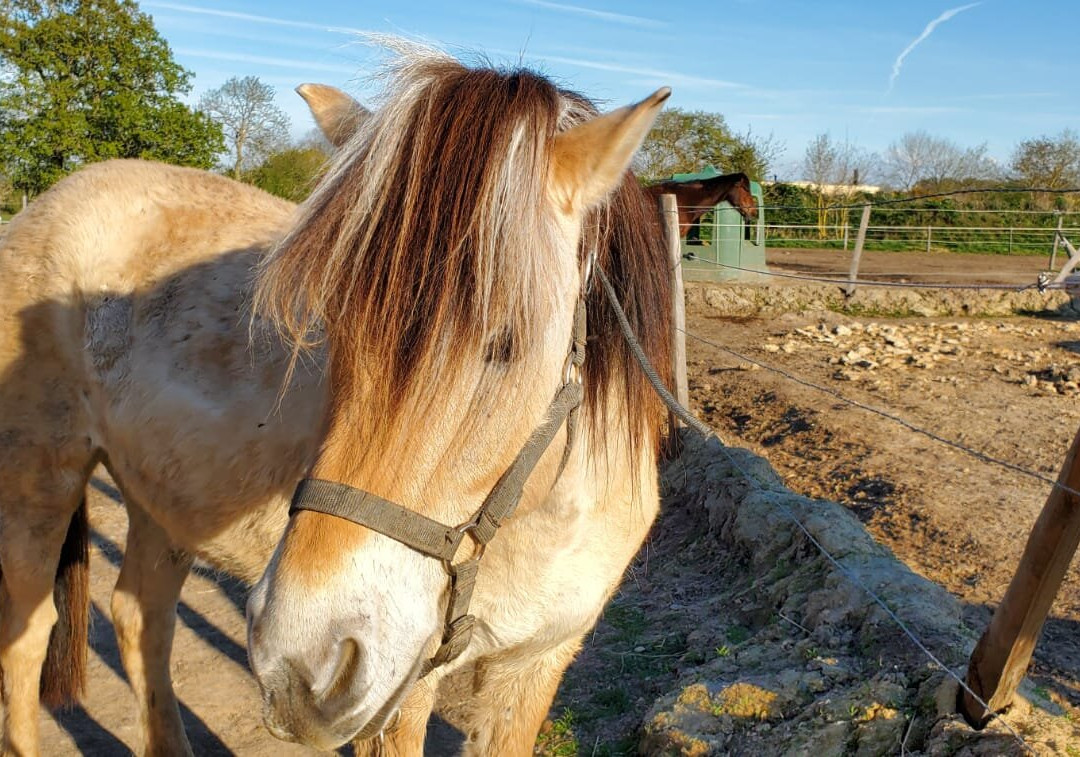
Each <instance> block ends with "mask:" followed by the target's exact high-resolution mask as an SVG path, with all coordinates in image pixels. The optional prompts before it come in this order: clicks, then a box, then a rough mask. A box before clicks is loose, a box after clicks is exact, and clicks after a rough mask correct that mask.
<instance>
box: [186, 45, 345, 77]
mask: <svg viewBox="0 0 1080 757" xmlns="http://www.w3.org/2000/svg"><path fill="white" fill-rule="evenodd" d="M176 52H177V54H179V55H186V56H188V57H191V58H207V59H209V60H229V61H236V62H238V63H254V64H256V65H260V66H277V67H278V68H292V69H296V70H297V71H330V72H333V73H345V74H352V73H356V67H355V66H347V65H345V64H335V63H315V62H312V61H309V60H298V59H294V58H274V57H269V56H263V55H248V54H247V53H228V52H223V51H221V50H200V49H197V48H179V49H177V50H176Z"/></svg>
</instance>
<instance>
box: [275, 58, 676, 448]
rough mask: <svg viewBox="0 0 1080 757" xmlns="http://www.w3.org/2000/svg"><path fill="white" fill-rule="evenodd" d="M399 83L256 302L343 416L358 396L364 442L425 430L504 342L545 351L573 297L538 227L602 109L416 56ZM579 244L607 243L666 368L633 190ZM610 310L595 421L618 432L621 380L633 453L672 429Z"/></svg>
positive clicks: (597, 331)
mask: <svg viewBox="0 0 1080 757" xmlns="http://www.w3.org/2000/svg"><path fill="white" fill-rule="evenodd" d="M388 76H389V87H388V93H387V95H386V96H385V98H384V101H383V102H382V103H381V104H380V107H379V108H378V109H377V110H376V111H375V113H374V114H373V115H372V117H371V118H369V119H368V120H367V121H366V122H365V123H364V124H363V125H362V126H361V127H360V129H359V131H358V133H357V134H356V135H355V136H354V137H353V139H352V140H351V141H350V142H349V143H348V144H346V145H345V146H344V147H343V148H342V149H341V151H340V152H339V155H338V157H337V159H336V160H335V162H334V165H333V166H332V167H331V169H330V170H329V172H328V174H327V176H326V178H324V179H323V181H322V183H321V184H320V186H319V187H318V188H317V189H316V191H315V192H314V193H313V195H312V196H311V197H310V198H309V200H308V201H307V202H306V203H305V204H304V205H303V206H302V207H301V209H300V211H299V217H298V222H297V225H296V226H295V228H294V230H293V231H292V232H291V233H290V234H289V235H288V236H287V237H286V238H285V239H284V240H283V241H282V242H281V244H279V246H278V247H277V248H276V249H275V250H274V251H273V252H272V253H271V254H270V255H269V256H268V257H267V259H266V260H265V262H264V264H263V265H262V267H261V269H260V271H259V272H258V277H257V282H256V292H255V309H256V312H257V313H259V314H260V315H262V316H263V317H266V318H268V319H269V320H270V321H271V322H272V323H274V324H275V325H276V326H277V327H278V328H279V329H280V330H281V332H282V333H283V334H284V336H285V337H286V338H287V339H288V340H289V341H290V342H291V343H292V344H293V345H294V346H295V348H296V350H297V354H299V353H300V352H301V351H302V350H304V349H307V348H309V347H311V346H313V345H314V344H315V343H321V344H323V345H325V348H326V350H327V359H328V364H329V371H330V396H331V402H332V403H333V405H334V406H335V409H336V410H339V411H340V410H345V409H347V408H348V407H349V405H350V403H351V402H352V401H355V400H358V399H361V398H362V403H363V405H364V408H363V415H364V416H365V417H366V418H367V419H369V422H368V423H366V424H363V425H364V426H365V427H366V428H365V429H363V430H361V429H358V430H360V431H361V433H363V432H364V431H365V430H366V432H367V433H368V435H369V437H365V438H364V442H365V443H368V444H370V443H373V442H376V441H377V439H374V438H370V435H377V434H379V433H396V432H394V431H393V429H395V428H396V429H399V430H400V429H402V428H405V427H407V426H408V425H409V424H410V423H413V422H415V421H416V420H417V419H419V418H423V415H424V412H425V409H426V408H429V407H430V406H431V404H432V403H434V402H435V401H437V399H436V398H437V396H438V391H437V387H438V386H439V382H440V381H441V380H447V379H449V378H452V377H453V376H455V375H457V371H458V370H459V369H461V368H462V367H463V366H466V365H469V364H475V363H476V362H477V361H482V360H483V359H484V356H485V355H490V352H491V349H492V345H493V344H494V345H497V346H499V345H501V346H499V347H498V348H499V349H510V350H511V351H512V350H513V347H514V345H522V344H529V343H531V340H534V339H537V338H539V335H540V334H541V332H542V331H543V329H544V328H545V327H546V325H547V321H548V314H550V313H551V312H553V309H554V306H555V303H556V302H557V298H558V297H559V296H561V295H562V293H563V292H565V282H560V281H553V280H552V273H551V271H550V268H551V267H550V266H547V265H545V263H546V261H547V260H548V258H549V257H550V254H551V253H550V251H551V250H555V249H557V245H556V244H555V241H556V239H557V238H556V236H555V235H556V234H557V230H556V229H555V228H554V227H553V223H552V220H551V219H549V218H548V217H547V216H546V215H545V213H544V212H542V209H543V208H544V207H545V203H546V202H547V198H546V195H545V181H546V178H547V175H548V167H549V160H550V155H549V152H550V147H551V145H552V142H553V138H554V136H555V134H556V132H557V130H558V129H559V128H561V127H565V126H566V125H568V123H571V122H574V121H578V120H582V119H583V118H584V117H586V114H587V113H591V112H592V108H591V106H589V105H588V104H587V103H586V102H585V101H584V100H582V99H581V98H578V97H567V96H565V93H562V92H560V91H559V90H558V89H557V88H556V87H555V85H553V84H552V83H551V82H550V81H549V80H547V79H546V78H543V77H541V76H539V75H538V74H535V73H533V72H530V71H526V70H521V69H515V70H507V71H500V70H495V69H492V68H468V67H465V66H463V65H462V64H461V63H459V62H457V61H456V60H454V59H452V58H450V57H448V56H446V55H444V54H441V53H437V52H433V51H428V50H424V51H419V52H418V51H415V50H413V51H409V52H406V53H405V54H403V55H402V56H401V58H400V59H399V60H398V61H397V62H396V63H395V64H394V65H393V66H392V68H391V69H390V70H389V73H388ZM583 239H584V242H583V244H598V245H599V246H598V250H599V252H600V261H601V264H602V265H603V266H604V267H605V268H606V269H607V270H608V272H609V275H610V276H612V277H613V280H614V283H615V284H616V286H617V287H618V288H619V289H620V291H621V292H622V294H623V296H624V297H625V298H627V300H626V301H627V303H628V304H629V305H630V317H631V322H632V323H634V324H635V326H636V327H637V328H638V329H639V331H640V333H641V336H642V339H643V342H644V344H645V346H646V349H647V351H648V352H649V353H650V354H651V355H652V356H653V358H654V360H655V361H656V362H657V364H658V365H659V366H660V367H661V368H666V367H667V365H668V362H669V360H668V357H667V355H668V349H669V348H668V341H669V337H668V335H667V324H668V323H669V318H668V317H667V312H668V310H667V308H668V304H667V303H668V299H667V295H666V292H667V287H668V282H667V278H666V267H665V266H664V253H663V249H662V247H661V246H660V245H659V237H658V225H657V224H655V223H654V222H652V220H651V219H650V218H649V213H648V203H647V201H646V200H645V198H644V195H643V193H641V191H640V190H639V189H638V187H637V185H636V183H635V182H633V180H632V179H630V180H628V181H624V183H623V186H622V188H621V189H620V190H619V191H618V192H617V193H616V194H615V196H614V197H613V198H612V199H611V201H610V202H609V203H608V204H607V206H606V207H604V208H602V209H600V210H598V211H594V212H593V213H592V214H591V215H590V218H589V219H587V221H586V227H585V234H584V236H583ZM508 251H509V253H510V254H507V253H508ZM601 295H602V293H601V292H600V291H599V290H594V291H593V292H592V294H591V296H590V300H589V336H590V338H589V352H588V356H587V361H588V362H587V370H586V376H587V383H588V386H587V390H586V398H587V405H588V407H589V408H590V409H591V411H592V412H589V413H588V415H589V416H590V417H591V418H592V419H593V421H594V423H595V424H600V423H603V422H605V417H606V415H607V414H606V413H605V412H603V410H604V409H605V408H604V407H603V405H604V403H605V402H606V401H607V400H608V396H607V391H608V387H609V386H610V384H611V382H612V381H613V380H616V379H618V380H620V381H622V382H624V383H625V384H626V392H627V396H626V399H627V401H628V408H629V412H630V413H632V418H631V423H630V424H629V429H630V432H631V434H632V437H633V440H634V443H635V445H636V444H640V443H642V442H643V441H644V437H645V436H646V434H645V433H644V431H643V429H644V428H645V425H644V423H643V422H644V421H645V420H646V418H654V417H659V414H658V413H656V412H655V410H654V408H655V404H654V403H651V402H649V401H648V398H647V397H646V393H645V388H644V386H645V385H644V384H643V382H642V381H641V380H640V379H639V378H638V377H639V375H640V374H639V373H638V372H637V371H636V369H635V368H634V367H633V366H631V365H630V360H629V357H628V355H629V353H628V351H627V349H626V347H625V346H624V344H623V341H622V338H621V336H619V334H618V333H617V331H616V329H617V326H616V324H615V321H614V317H613V316H612V315H611V312H610V310H609V309H608V308H607V307H606V305H603V304H601V301H600V297H601ZM508 357H510V358H511V359H512V357H513V355H512V354H511V355H509V356H508ZM489 362H490V361H489ZM489 370H491V371H495V370H497V368H491V369H489ZM380 427H382V428H385V429H390V430H389V431H383V432H380V431H379V428H380ZM595 435H596V436H597V437H602V434H600V433H599V431H598V430H597V431H595ZM649 436H651V434H650V435H649Z"/></svg>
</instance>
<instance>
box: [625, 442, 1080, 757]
mask: <svg viewBox="0 0 1080 757" xmlns="http://www.w3.org/2000/svg"><path fill="white" fill-rule="evenodd" d="M684 439H685V441H686V446H685V450H684V452H683V454H682V455H681V457H680V458H678V459H676V460H674V461H672V462H671V463H669V464H668V465H667V468H666V470H665V472H664V481H665V485H666V487H667V489H668V492H667V497H666V500H665V501H666V503H667V505H668V508H669V510H668V512H667V514H666V515H665V518H671V517H680V516H681V517H684V518H688V519H695V518H696V519H697V523H698V524H699V525H698V527H697V528H694V527H690V528H688V529H685V531H684V532H683V538H690V539H692V540H693V543H694V544H697V545H698V546H699V547H700V542H701V541H702V540H706V541H709V540H711V541H712V542H714V544H715V545H716V547H718V548H717V549H715V550H713V551H712V556H713V559H714V560H715V562H714V563H713V564H712V565H711V567H710V571H711V572H712V573H713V575H714V577H716V578H718V579H719V580H718V581H716V582H715V584H714V586H716V587H722V588H721V590H720V593H719V595H717V594H716V593H714V592H708V593H702V594H701V595H700V596H694V595H693V594H690V595H686V596H683V597H680V599H679V602H678V603H677V606H676V611H677V612H676V615H677V616H681V617H682V618H683V619H684V621H685V622H686V623H687V628H688V629H689V631H688V634H687V638H686V640H685V647H686V651H685V652H684V653H683V654H682V655H681V656H680V658H679V663H680V665H679V666H678V671H677V684H676V685H675V686H674V687H673V688H671V690H670V691H669V693H667V694H663V695H661V696H660V697H659V698H658V699H657V700H656V701H655V702H654V704H653V705H652V707H651V708H650V709H649V712H648V714H647V715H646V717H645V723H644V730H643V736H642V740H641V742H640V752H641V753H643V754H686V755H711V754H791V755H797V754H808V755H809V754H814V755H834V754H837V755H839V754H853V755H886V754H901V753H904V754H912V755H915V754H927V755H931V754H932V755H938V754H942V755H944V754H950V755H991V754H993V755H1006V754H1024V753H1026V752H1025V747H1024V746H1023V745H1021V743H1020V742H1019V741H1018V740H1017V739H1016V737H1014V736H1013V735H1012V734H1010V733H1009V732H1008V731H1007V730H1005V728H1004V727H1003V726H1001V725H1000V724H993V725H991V726H990V727H989V728H987V729H986V730H985V731H983V732H975V731H972V730H971V729H970V728H968V727H967V725H966V724H965V723H964V721H963V720H962V718H960V717H959V716H957V715H955V714H953V709H954V708H953V704H954V702H955V696H956V688H957V685H956V683H955V681H953V679H951V678H950V677H949V676H947V675H946V674H945V673H944V672H943V671H942V670H941V669H940V668H938V667H937V666H936V665H934V664H933V663H931V662H930V661H929V660H928V658H927V657H926V655H925V654H924V653H923V652H922V651H920V650H919V649H918V648H917V647H916V646H915V644H914V643H913V642H912V641H911V640H910V639H909V638H908V637H907V636H906V635H905V634H904V633H903V632H902V631H901V630H900V629H899V628H898V627H897V625H896V624H895V623H894V622H893V621H892V620H891V619H890V618H889V617H888V616H887V614H886V613H885V612H884V611H883V610H882V608H881V607H879V606H878V605H877V604H875V603H874V602H873V600H871V598H870V597H869V596H868V595H867V593H866V592H865V591H863V590H862V589H861V588H859V587H857V585H856V583H855V582H854V581H853V580H852V578H854V579H856V580H857V581H858V582H860V583H862V584H864V585H866V586H868V587H870V588H871V589H873V591H874V592H876V593H877V594H878V595H879V596H880V597H881V598H882V599H883V600H884V601H885V602H886V603H887V605H888V606H889V607H890V608H891V609H892V610H893V611H894V612H896V614H897V615H899V616H900V617H901V618H903V620H904V621H905V622H906V623H907V624H908V626H909V627H910V628H911V630H912V631H913V632H914V633H915V635H916V636H917V637H918V638H919V639H920V640H921V641H922V643H924V644H925V645H926V646H927V647H928V648H929V649H930V650H932V651H933V652H934V654H935V655H937V657H938V658H939V659H940V660H941V661H942V662H943V663H944V664H945V665H947V666H949V667H950V669H952V670H954V671H956V672H958V673H962V671H963V670H964V668H965V666H966V662H967V658H968V655H969V654H970V650H971V648H972V646H973V645H974V640H975V638H976V633H975V632H973V631H972V630H971V629H968V628H966V627H964V625H963V624H962V623H961V621H960V609H959V606H958V603H957V602H956V600H955V599H954V598H953V597H952V596H951V595H950V594H948V593H947V592H946V591H945V590H944V589H942V588H941V587H939V586H937V585H936V584H933V583H931V582H929V581H927V580H926V579H924V578H922V577H920V576H918V575H915V574H914V573H912V572H911V571H910V570H909V569H908V568H907V567H906V566H905V565H903V564H902V563H900V562H899V561H898V560H896V559H895V558H894V557H893V555H892V554H891V553H890V552H889V551H888V550H887V549H885V548H884V547H882V546H881V545H879V544H877V543H876V542H874V541H873V539H872V538H871V537H870V536H869V535H868V534H867V533H866V531H865V530H864V529H863V527H862V525H861V524H860V523H859V521H858V520H857V519H856V518H855V517H854V516H853V515H851V514H850V513H849V512H848V511H846V510H845V509H844V508H842V507H840V506H839V505H836V504H834V503H831V502H826V501H820V500H812V499H808V498H805V497H800V496H797V495H795V494H792V493H790V492H788V491H786V490H784V489H783V488H782V486H781V485H780V482H779V480H778V478H777V477H776V475H775V473H774V472H773V471H772V469H771V468H770V467H769V465H768V463H767V462H766V461H765V460H763V459H761V458H759V457H757V456H754V455H752V454H750V453H748V452H746V451H744V450H737V449H729V450H727V451H726V453H725V450H724V449H723V448H722V447H721V445H720V443H719V442H718V441H716V440H715V439H711V440H703V439H701V438H698V437H695V436H693V435H689V434H688V435H686V436H685V437H684ZM728 455H730V456H731V457H732V458H734V461H735V462H734V463H732V462H731V461H730V460H729V457H728ZM736 466H737V467H736ZM744 473H749V474H750V476H752V477H753V478H754V479H756V480H757V481H758V482H760V483H759V485H751V484H748V482H747V479H746V477H745V475H744ZM766 490H768V491H766ZM793 518H794V519H797V520H798V521H800V522H801V523H802V524H803V525H804V526H805V528H806V532H807V533H803V532H801V531H800V530H799V529H798V527H797V526H796V525H795V524H794V522H793ZM807 534H809V535H811V536H812V537H813V538H814V539H816V540H817V541H818V542H819V543H820V544H821V545H822V546H823V547H824V548H825V549H826V550H827V551H828V552H829V553H830V554H831V555H833V556H834V557H835V558H836V560H837V564H833V563H831V562H830V561H829V560H827V559H826V558H825V557H823V556H822V554H821V552H820V551H819V549H818V548H817V547H816V546H814V545H813V544H812V543H811V541H810V539H809V538H808V536H807ZM661 555H662V556H661V557H658V556H656V555H654V557H653V564H654V565H655V564H657V563H661V562H663V563H666V562H667V561H669V560H671V561H674V562H678V561H679V555H678V554H670V555H666V554H664V553H661ZM696 557H700V555H696ZM665 569H666V568H665V567H662V566H659V565H658V566H657V567H656V568H654V569H653V570H656V571H664V570H665ZM651 581H653V582H656V583H659V582H661V581H663V578H662V577H661V576H656V575H654V576H652V577H651ZM621 599H622V600H623V601H625V600H626V599H627V598H626V597H623V598H621ZM721 612H722V613H724V615H723V616H718V613H721ZM670 623H671V619H670V617H669V618H668V619H667V620H665V621H664V624H665V627H666V628H667V630H669V631H670V629H671V626H670ZM733 624H734V625H733ZM732 628H738V629H740V630H739V632H738V633H732V632H731V629H732ZM718 629H723V630H719V632H718ZM718 638H719V640H720V641H721V642H722V643H717V641H718ZM643 648H644V647H643ZM1022 694H1023V695H1024V696H1023V697H1022V699H1021V701H1019V702H1018V703H1017V704H1016V705H1015V706H1014V707H1013V709H1012V711H1011V712H1010V713H1009V714H1008V721H1009V723H1010V724H1011V725H1012V727H1013V728H1014V729H1016V730H1017V731H1018V732H1019V733H1020V734H1021V736H1022V738H1023V739H1024V741H1025V742H1026V744H1027V747H1028V748H1030V749H1032V750H1034V752H1035V753H1037V754H1076V753H1080V752H1077V751H1076V747H1075V745H1080V728H1078V727H1077V725H1076V724H1074V723H1073V722H1071V721H1070V720H1068V719H1066V718H1064V717H1061V715H1060V711H1056V712H1055V707H1054V705H1053V704H1051V703H1050V702H1049V701H1046V700H1044V699H1042V698H1041V697H1040V696H1039V693H1038V692H1037V691H1036V690H1033V689H1032V688H1031V687H1030V686H1028V687H1026V688H1025V689H1022ZM1070 750H1073V751H1070Z"/></svg>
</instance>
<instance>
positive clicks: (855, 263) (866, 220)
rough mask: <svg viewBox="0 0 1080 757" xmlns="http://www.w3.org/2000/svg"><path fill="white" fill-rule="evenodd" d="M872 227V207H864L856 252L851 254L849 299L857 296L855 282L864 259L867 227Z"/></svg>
mask: <svg viewBox="0 0 1080 757" xmlns="http://www.w3.org/2000/svg"><path fill="white" fill-rule="evenodd" d="M869 225H870V206H869V205H863V209H862V218H860V219H859V233H858V234H856V235H855V251H854V252H853V253H851V270H850V271H849V272H848V285H847V289H845V290H844V294H846V295H847V296H848V297H850V296H851V295H853V294H855V280H856V279H858V278H859V258H861V257H862V248H863V245H864V244H866V227H867V226H869Z"/></svg>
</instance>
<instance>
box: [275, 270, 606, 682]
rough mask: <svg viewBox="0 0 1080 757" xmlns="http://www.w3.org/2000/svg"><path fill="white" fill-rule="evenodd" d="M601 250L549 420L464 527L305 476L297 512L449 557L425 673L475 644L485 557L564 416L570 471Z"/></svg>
mask: <svg viewBox="0 0 1080 757" xmlns="http://www.w3.org/2000/svg"><path fill="white" fill-rule="evenodd" d="M595 257H596V253H595V252H593V253H591V254H590V255H589V256H588V257H587V259H586V264H585V272H584V275H583V276H582V288H581V292H580V294H579V295H578V300H577V305H576V307H575V309H574V325H573V337H572V340H571V343H570V350H569V353H568V354H567V356H566V363H565V365H564V368H563V373H562V382H563V383H562V385H561V386H560V387H559V389H558V391H556V392H555V397H554V399H552V400H551V404H550V405H548V409H547V413H546V416H545V419H544V421H543V422H542V423H541V424H540V425H539V426H537V427H536V429H534V430H533V432H532V434H530V435H529V438H528V439H527V440H526V441H525V444H524V446H523V447H522V448H521V451H520V452H518V454H517V457H515V458H514V461H513V462H512V463H510V466H509V467H508V468H507V469H506V471H505V472H504V473H503V475H502V476H501V477H500V478H499V480H498V481H497V482H496V483H495V486H493V487H492V489H491V491H490V492H489V493H488V495H487V497H486V498H485V499H484V502H483V504H481V505H480V508H479V509H478V510H477V511H476V512H475V513H473V515H472V517H471V518H469V520H467V521H466V522H465V523H462V524H461V525H458V526H447V525H444V524H442V523H439V522H438V521H436V520H432V519H431V518H428V517H426V516H424V515H421V514H420V513H418V512H414V511H412V510H409V509H406V508H404V507H402V506H401V505H399V504H397V503H395V502H391V501H390V500H387V499H383V498H382V497H379V496H377V495H375V494H372V493H371V492H368V491H364V490H363V489H356V488H353V487H351V486H348V485H347V484H342V483H337V482H334V481H324V480H321V479H316V478H306V479H304V480H302V481H301V482H300V483H299V485H298V486H297V487H296V492H295V493H294V494H293V499H292V505H291V507H290V508H289V515H290V517H291V516H292V515H293V514H295V513H296V512H297V511H300V510H311V511H313V512H317V513H323V514H325V515H333V516H334V517H337V518H344V519H345V520H348V521H351V522H353V523H356V524H358V525H361V526H364V527H365V528H370V529H371V530H372V531H377V532H378V533H380V534H383V535H384V536H389V537H390V538H391V539H394V540H396V541H399V542H401V543H402V544H405V545H406V546H408V547H411V548H412V549H414V550H416V551H417V552H420V553H421V554H424V555H428V556H429V557H434V558H435V559H437V560H440V561H441V562H442V565H443V569H444V570H445V571H446V573H447V575H449V577H450V598H449V601H448V602H447V607H446V619H445V623H444V625H443V635H442V643H441V644H440V646H439V648H438V649H437V650H435V654H434V655H433V656H432V657H431V659H430V660H427V661H426V662H425V663H424V666H423V669H422V670H421V676H424V675H427V674H428V673H430V672H431V671H432V670H434V669H435V668H437V667H439V666H440V665H445V664H446V663H448V662H450V661H451V660H453V659H455V658H456V657H458V655H460V654H461V653H462V652H464V651H465V648H466V647H467V646H468V645H469V641H470V640H471V639H472V632H473V627H474V626H475V625H476V618H475V617H474V616H473V615H470V614H469V602H470V601H471V600H472V593H473V587H474V586H475V584H476V573H477V570H478V569H479V567H480V558H481V557H483V555H484V550H485V549H486V548H487V545H488V542H490V541H491V540H492V539H493V538H494V537H495V533H496V531H498V529H499V526H500V525H501V524H502V522H503V520H505V519H506V518H508V517H510V516H511V515H512V514H513V512H514V510H515V509H516V508H517V506H518V503H519V502H520V501H521V493H522V490H523V489H524V487H525V482H526V481H527V480H528V478H529V475H530V474H531V473H532V471H533V469H534V468H535V467H536V464H537V463H538V462H539V461H540V458H541V457H543V455H544V453H545V452H546V451H547V448H548V447H549V446H550V445H551V442H552V440H553V439H554V438H555V435H556V434H557V433H558V431H559V429H560V428H561V427H562V425H563V424H564V423H565V424H566V447H565V449H564V450H563V456H562V461H561V462H560V463H559V472H558V474H557V475H556V478H557V477H558V476H561V475H562V471H563V468H564V467H565V466H566V463H567V460H568V459H569V457H570V450H571V444H572V441H573V439H574V436H575V434H576V430H577V422H578V409H579V407H580V405H581V400H582V397H583V396H584V387H583V384H582V372H581V367H582V365H583V364H584V362H585V331H586V326H585V295H586V294H587V292H588V286H589V283H590V281H591V278H592V268H593V265H594V262H595ZM466 536H468V537H469V538H471V539H472V541H473V551H472V554H471V555H470V556H469V558H468V559H467V560H465V561H463V562H460V563H457V564H454V556H455V555H456V554H457V551H458V548H459V547H460V546H461V542H462V541H463V540H464V539H465V537H466Z"/></svg>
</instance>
